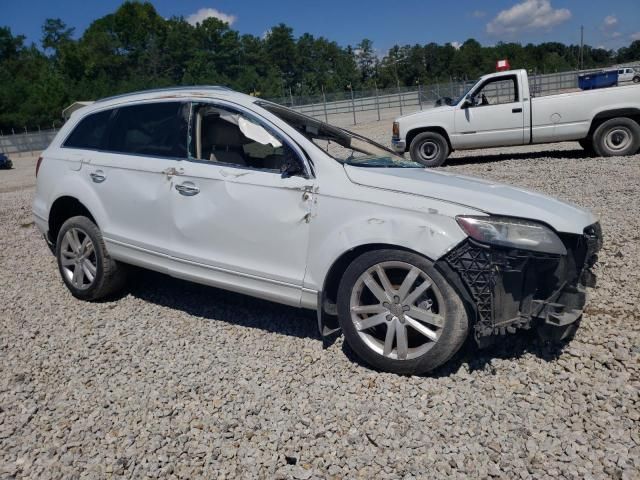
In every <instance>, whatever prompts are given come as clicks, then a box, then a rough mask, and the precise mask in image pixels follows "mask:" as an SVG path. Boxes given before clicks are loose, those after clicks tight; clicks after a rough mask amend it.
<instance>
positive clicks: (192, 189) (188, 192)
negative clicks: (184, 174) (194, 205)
mask: <svg viewBox="0 0 640 480" xmlns="http://www.w3.org/2000/svg"><path fill="white" fill-rule="evenodd" d="M176 190H177V191H178V192H180V195H184V196H185V197H193V196H194V195H197V194H199V193H200V189H199V188H198V187H197V186H196V185H195V184H194V183H192V182H184V183H180V184H178V185H176Z"/></svg>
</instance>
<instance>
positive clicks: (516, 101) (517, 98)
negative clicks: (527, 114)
mask: <svg viewBox="0 0 640 480" xmlns="http://www.w3.org/2000/svg"><path fill="white" fill-rule="evenodd" d="M468 98H470V99H472V102H473V104H472V105H469V106H467V105H464V104H463V105H462V106H459V107H457V108H456V110H455V115H454V118H455V133H454V134H453V135H451V142H452V144H453V146H454V148H481V147H493V146H501V145H522V144H524V142H525V128H524V127H525V119H524V102H523V101H522V96H521V94H520V92H519V91H518V78H517V76H516V75H515V74H509V75H504V76H499V77H493V78H489V79H487V80H486V81H485V82H483V83H482V84H481V85H479V86H478V88H476V89H474V91H473V92H471V93H470V95H469V96H468Z"/></svg>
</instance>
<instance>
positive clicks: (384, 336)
mask: <svg viewBox="0 0 640 480" xmlns="http://www.w3.org/2000/svg"><path fill="white" fill-rule="evenodd" d="M337 306H338V320H339V322H340V326H341V327H342V331H343V332H344V335H345V339H346V341H347V343H348V344H349V346H350V347H351V348H352V349H353V351H354V352H355V353H356V354H357V355H358V356H359V357H360V358H361V359H362V360H364V361H365V362H366V363H368V364H369V365H371V366H373V367H374V368H376V369H379V370H384V371H387V372H393V373H398V374H404V375H413V374H422V373H426V372H429V371H431V370H433V369H434V368H436V367H438V366H440V365H442V364H443V363H445V362H446V361H447V360H449V359H450V358H451V357H452V356H453V355H454V354H455V353H456V352H457V351H458V350H459V349H460V347H461V346H462V344H463V343H464V341H465V339H466V338H467V334H468V332H469V321H468V317H467V313H466V310H465V307H464V305H463V303H462V300H461V299H460V297H459V296H458V294H457V293H456V291H455V290H454V289H453V287H451V285H450V284H449V282H448V281H447V280H446V279H445V278H444V277H443V276H442V275H441V274H440V273H439V272H438V271H437V270H436V269H435V268H434V267H433V264H432V263H431V262H430V261H429V260H427V259H426V258H424V257H421V256H420V255H417V254H415V253H412V252H406V251H401V250H391V249H390V250H376V251H372V252H367V253H364V254H362V255H361V256H359V257H358V258H356V259H355V260H354V261H353V262H352V263H351V265H349V267H348V268H347V270H346V271H345V273H344V275H343V277H342V280H341V281H340V287H339V290H338V305H337Z"/></svg>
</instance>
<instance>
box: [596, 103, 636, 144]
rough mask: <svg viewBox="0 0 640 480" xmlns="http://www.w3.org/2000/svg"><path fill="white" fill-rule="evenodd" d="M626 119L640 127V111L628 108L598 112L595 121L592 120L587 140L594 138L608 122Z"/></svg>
mask: <svg viewBox="0 0 640 480" xmlns="http://www.w3.org/2000/svg"><path fill="white" fill-rule="evenodd" d="M618 117H625V118H630V119H631V120H633V121H635V122H636V123H637V124H639V125H640V109H638V108H633V107H627V108H613V109H610V110H604V111H602V112H598V113H597V114H596V115H595V116H594V117H593V119H592V120H591V126H590V127H589V132H588V133H587V136H586V137H585V138H592V137H593V134H594V132H595V131H596V129H597V128H598V127H599V126H600V125H602V124H603V123H604V122H606V121H607V120H610V119H612V118H618Z"/></svg>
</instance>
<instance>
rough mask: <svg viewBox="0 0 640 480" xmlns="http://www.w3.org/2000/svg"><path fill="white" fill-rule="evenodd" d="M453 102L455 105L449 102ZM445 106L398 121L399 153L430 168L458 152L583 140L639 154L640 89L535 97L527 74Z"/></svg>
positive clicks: (514, 73) (495, 81) (508, 74)
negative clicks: (532, 94) (407, 154)
mask: <svg viewBox="0 0 640 480" xmlns="http://www.w3.org/2000/svg"><path fill="white" fill-rule="evenodd" d="M447 100H449V99H447ZM448 103H449V105H444V106H440V107H436V108H432V109H428V110H424V111H420V112H417V113H413V114H411V115H405V116H403V117H400V118H398V119H396V121H395V122H393V137H392V145H393V148H394V149H395V150H396V151H397V152H399V153H404V152H407V151H408V152H410V154H411V158H412V159H413V160H414V161H416V162H419V163H421V164H422V165H424V166H426V167H437V166H440V165H442V164H443V163H444V161H445V160H446V159H447V157H448V156H449V153H451V152H452V151H453V150H465V149H474V148H489V147H502V146H508V145H527V144H534V143H550V142H563V141H578V142H580V145H581V146H582V147H583V148H584V149H585V150H587V151H588V152H590V153H595V154H597V155H600V156H614V155H632V154H634V153H636V152H637V151H638V149H640V86H638V85H633V84H632V85H628V86H621V87H613V88H603V89H595V90H589V91H575V92H574V91H572V92H567V93H560V94H557V95H549V96H544V97H537V98H532V97H531V94H530V92H529V79H528V77H527V72H526V70H510V71H505V72H498V73H493V74H490V75H485V76H484V77H482V78H480V80H478V82H477V83H475V84H474V85H473V87H471V88H470V89H469V91H468V92H467V93H465V94H464V95H462V96H461V97H460V98H458V99H456V100H450V101H448Z"/></svg>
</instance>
